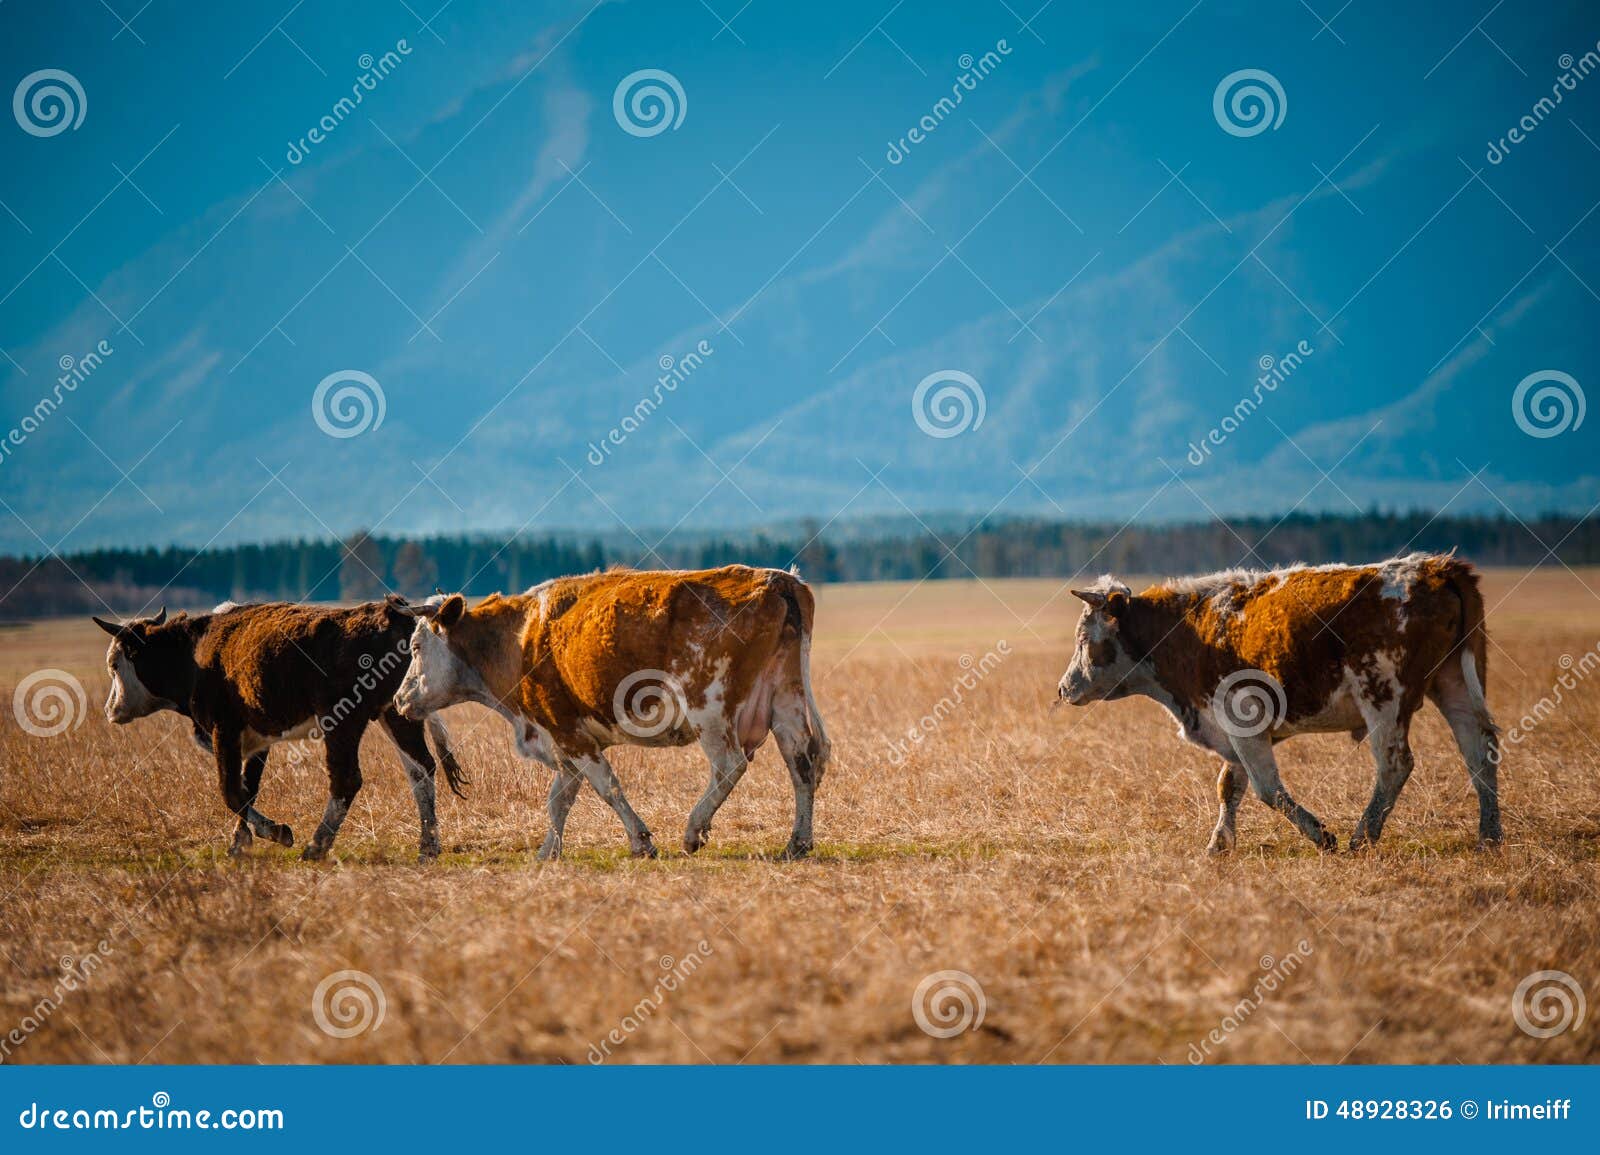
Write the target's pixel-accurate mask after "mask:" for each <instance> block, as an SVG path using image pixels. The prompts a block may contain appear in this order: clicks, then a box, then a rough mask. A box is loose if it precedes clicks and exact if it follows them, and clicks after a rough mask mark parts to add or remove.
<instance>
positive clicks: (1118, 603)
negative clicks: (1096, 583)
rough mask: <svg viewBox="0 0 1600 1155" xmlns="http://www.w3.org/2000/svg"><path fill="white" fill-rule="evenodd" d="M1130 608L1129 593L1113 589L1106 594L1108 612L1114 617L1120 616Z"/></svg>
mask: <svg viewBox="0 0 1600 1155" xmlns="http://www.w3.org/2000/svg"><path fill="white" fill-rule="evenodd" d="M1127 608H1128V595H1127V594H1125V593H1123V592H1122V591H1121V590H1112V591H1111V592H1110V593H1109V594H1107V595H1106V612H1107V613H1108V614H1110V615H1111V616H1112V617H1114V618H1120V617H1121V616H1122V615H1123V612H1124V611H1125V610H1127Z"/></svg>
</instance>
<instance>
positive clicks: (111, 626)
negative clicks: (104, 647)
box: [89, 617, 122, 638]
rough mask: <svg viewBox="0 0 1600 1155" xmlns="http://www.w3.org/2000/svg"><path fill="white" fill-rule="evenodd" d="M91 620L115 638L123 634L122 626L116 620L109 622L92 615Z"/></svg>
mask: <svg viewBox="0 0 1600 1155" xmlns="http://www.w3.org/2000/svg"><path fill="white" fill-rule="evenodd" d="M89 620H90V621H92V622H93V623H94V624H95V625H97V626H99V627H100V628H101V629H102V630H104V631H105V632H106V633H108V634H110V635H111V636H112V637H113V638H117V637H121V636H122V627H121V626H119V625H117V624H116V623H115V622H108V621H106V620H105V619H104V618H96V617H91V618H90V619H89Z"/></svg>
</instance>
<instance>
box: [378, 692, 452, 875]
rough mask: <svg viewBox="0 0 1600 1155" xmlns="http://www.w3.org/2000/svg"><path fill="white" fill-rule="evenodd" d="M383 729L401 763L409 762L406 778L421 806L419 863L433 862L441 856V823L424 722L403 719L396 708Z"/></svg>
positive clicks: (388, 712)
mask: <svg viewBox="0 0 1600 1155" xmlns="http://www.w3.org/2000/svg"><path fill="white" fill-rule="evenodd" d="M383 728H384V729H385V730H387V731H389V737H390V738H392V739H394V746H395V749H396V750H398V751H400V761H401V762H403V763H405V767H406V777H407V778H408V779H409V780H410V782H411V797H412V798H413V799H414V800H415V801H416V803H417V821H418V823H420V824H421V827H422V840H421V847H420V849H419V850H418V852H417V860H418V861H419V862H432V861H433V860H434V859H435V858H438V857H439V821H438V818H437V816H436V815H435V814H434V809H433V807H434V763H433V755H432V754H430V753H429V752H428V743H427V740H426V739H425V737H424V735H425V734H426V732H427V731H426V730H425V729H424V727H423V724H422V723H421V722H413V721H411V720H410V719H409V718H402V717H401V716H400V715H399V714H398V713H397V712H396V711H395V710H394V709H393V708H390V709H387V710H385V711H384V712H383Z"/></svg>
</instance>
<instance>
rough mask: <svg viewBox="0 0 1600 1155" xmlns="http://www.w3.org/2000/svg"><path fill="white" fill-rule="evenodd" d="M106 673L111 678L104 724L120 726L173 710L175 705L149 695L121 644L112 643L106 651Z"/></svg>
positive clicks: (136, 668)
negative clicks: (163, 711) (106, 722)
mask: <svg viewBox="0 0 1600 1155" xmlns="http://www.w3.org/2000/svg"><path fill="white" fill-rule="evenodd" d="M106 670H107V672H108V673H110V675H111V693H110V694H109V695H108V696H107V697H106V720H107V721H108V722H112V723H114V724H116V725H118V726H121V725H125V724H126V723H128V722H132V721H133V720H134V719H135V718H146V717H149V716H150V715H151V714H154V713H156V712H157V711H159V710H171V709H175V708H176V705H175V703H173V702H171V701H169V700H167V699H166V698H162V697H158V696H157V695H155V694H152V693H151V692H150V691H149V689H147V688H146V687H145V684H144V682H143V681H141V680H140V678H139V670H138V667H137V666H136V665H135V664H134V661H133V658H132V657H131V656H130V655H129V653H128V649H127V646H126V645H125V644H124V643H122V642H120V641H113V642H112V643H111V645H110V647H108V648H107V650H106Z"/></svg>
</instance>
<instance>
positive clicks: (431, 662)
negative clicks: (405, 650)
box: [394, 618, 483, 719]
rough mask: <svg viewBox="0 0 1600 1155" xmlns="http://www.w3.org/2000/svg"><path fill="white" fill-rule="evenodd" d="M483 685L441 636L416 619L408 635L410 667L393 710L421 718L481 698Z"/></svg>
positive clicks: (395, 697) (398, 692)
mask: <svg viewBox="0 0 1600 1155" xmlns="http://www.w3.org/2000/svg"><path fill="white" fill-rule="evenodd" d="M482 685H483V682H482V679H480V678H479V677H478V675H477V674H476V673H474V672H473V670H472V668H471V667H470V666H468V665H467V663H466V662H464V661H462V660H461V658H460V657H458V656H457V655H456V652H455V651H454V650H452V649H451V648H450V643H449V642H448V641H446V640H445V637H444V635H443V634H442V633H440V632H439V631H438V630H437V629H435V628H434V627H433V626H431V625H430V624H429V623H428V622H427V621H425V620H422V619H420V618H419V619H418V620H417V628H416V629H415V630H413V631H412V633H411V665H410V666H409V667H407V669H406V676H405V678H404V680H402V681H401V683H400V688H399V689H398V690H396V691H395V695H394V708H395V709H396V710H399V711H400V713H401V715H402V716H403V717H406V718H412V719H420V718H424V717H426V716H427V715H429V714H432V713H433V712H434V711H436V710H442V709H444V708H445V707H446V706H453V705H455V704H456V703H457V702H467V701H472V700H474V699H476V698H478V697H480V694H479V693H478V691H479V690H480V689H481V688H482Z"/></svg>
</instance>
